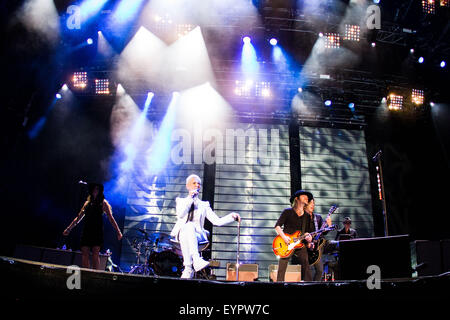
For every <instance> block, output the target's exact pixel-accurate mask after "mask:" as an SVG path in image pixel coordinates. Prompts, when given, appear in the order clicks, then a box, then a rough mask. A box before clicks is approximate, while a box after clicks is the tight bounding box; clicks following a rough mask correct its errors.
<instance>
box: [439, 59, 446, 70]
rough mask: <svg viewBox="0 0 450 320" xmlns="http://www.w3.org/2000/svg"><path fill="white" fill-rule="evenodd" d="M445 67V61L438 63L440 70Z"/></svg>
mask: <svg viewBox="0 0 450 320" xmlns="http://www.w3.org/2000/svg"><path fill="white" fill-rule="evenodd" d="M445 65H446V63H445V61H444V60H442V61H441V63H440V66H441V68H444V67H445Z"/></svg>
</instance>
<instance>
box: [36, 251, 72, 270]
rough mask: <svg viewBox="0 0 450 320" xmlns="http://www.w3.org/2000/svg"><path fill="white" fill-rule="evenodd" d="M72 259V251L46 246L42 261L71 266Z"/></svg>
mask: <svg viewBox="0 0 450 320" xmlns="http://www.w3.org/2000/svg"><path fill="white" fill-rule="evenodd" d="M72 260H73V252H72V251H67V250H58V249H49V248H44V249H43V252H42V258H41V261H40V262H45V263H51V264H60V265H63V266H70V265H71V264H72Z"/></svg>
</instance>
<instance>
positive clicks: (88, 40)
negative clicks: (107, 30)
mask: <svg viewBox="0 0 450 320" xmlns="http://www.w3.org/2000/svg"><path fill="white" fill-rule="evenodd" d="M86 42H87V44H88V45H91V44H93V43H94V40H92V38H88V39H87V40H86Z"/></svg>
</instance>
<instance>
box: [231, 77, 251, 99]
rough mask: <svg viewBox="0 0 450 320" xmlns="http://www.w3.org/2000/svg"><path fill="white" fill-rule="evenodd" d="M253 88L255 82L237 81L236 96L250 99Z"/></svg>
mask: <svg viewBox="0 0 450 320" xmlns="http://www.w3.org/2000/svg"><path fill="white" fill-rule="evenodd" d="M252 87H253V80H246V81H241V80H236V81H235V88H234V94H235V95H237V96H240V97H249V96H250V93H251V91H252Z"/></svg>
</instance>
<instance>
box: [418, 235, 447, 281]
mask: <svg viewBox="0 0 450 320" xmlns="http://www.w3.org/2000/svg"><path fill="white" fill-rule="evenodd" d="M414 246H415V248H413V249H415V253H416V268H417V275H418V276H419V277H422V276H433V275H438V274H441V273H442V259H441V243H440V242H439V241H428V240H416V241H414Z"/></svg>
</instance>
